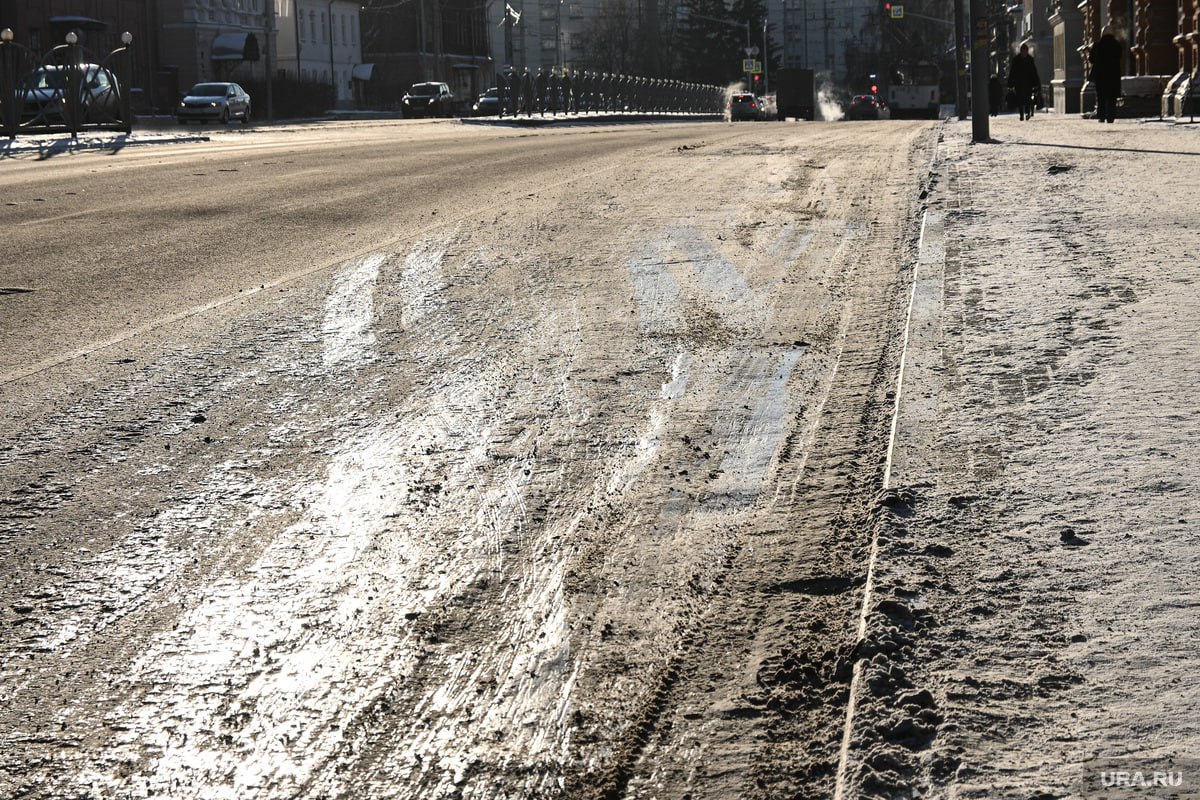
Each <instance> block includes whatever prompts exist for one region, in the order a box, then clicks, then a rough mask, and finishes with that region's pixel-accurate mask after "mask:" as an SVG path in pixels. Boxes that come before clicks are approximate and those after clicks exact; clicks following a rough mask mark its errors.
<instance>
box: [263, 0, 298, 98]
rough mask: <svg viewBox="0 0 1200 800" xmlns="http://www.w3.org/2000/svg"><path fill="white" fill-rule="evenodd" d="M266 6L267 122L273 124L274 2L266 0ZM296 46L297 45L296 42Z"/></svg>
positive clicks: (273, 0)
mask: <svg viewBox="0 0 1200 800" xmlns="http://www.w3.org/2000/svg"><path fill="white" fill-rule="evenodd" d="M266 6H267V8H266V12H267V13H266V34H267V52H266V65H267V122H273V121H274V120H275V104H274V98H273V97H272V96H271V84H272V82H273V81H274V79H275V76H274V72H275V67H274V64H273V63H272V61H271V52H272V49H273V48H272V47H271V41H272V40H273V39H274V38H275V36H274V34H275V0H267V2H266ZM297 44H299V43H298V42H297Z"/></svg>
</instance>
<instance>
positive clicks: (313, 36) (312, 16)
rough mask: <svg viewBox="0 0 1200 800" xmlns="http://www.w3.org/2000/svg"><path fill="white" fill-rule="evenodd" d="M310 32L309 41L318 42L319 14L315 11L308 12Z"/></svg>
mask: <svg viewBox="0 0 1200 800" xmlns="http://www.w3.org/2000/svg"><path fill="white" fill-rule="evenodd" d="M308 32H309V37H308V39H309V41H311V42H315V41H317V12H315V11H310V12H308Z"/></svg>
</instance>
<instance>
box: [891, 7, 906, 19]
mask: <svg viewBox="0 0 1200 800" xmlns="http://www.w3.org/2000/svg"><path fill="white" fill-rule="evenodd" d="M891 12H892V19H904V6H899V5H895V4H893V5H892V6H891Z"/></svg>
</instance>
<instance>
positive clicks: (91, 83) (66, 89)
mask: <svg viewBox="0 0 1200 800" xmlns="http://www.w3.org/2000/svg"><path fill="white" fill-rule="evenodd" d="M13 39H14V37H13V32H12V29H11V28H5V29H4V30H2V31H0V132H2V133H3V135H6V136H8V138H10V139H13V138H16V137H17V136H24V135H30V134H46V133H70V134H71V137H72V138H76V137H78V135H79V132H80V131H86V130H116V131H123V132H125V133H127V134H128V133H129V132H130V131H131V130H132V124H133V114H132V111H131V108H130V98H129V84H130V74H131V70H132V64H131V60H130V57H129V45H130V42H132V40H133V37H132V36H131V35H130V34H129V33H124V34H122V35H121V41H122V43H123V45H122V46H121V47H118V48H117V49H116V50H113V51H112V52H111V53H109V54H108V55H106V56H103V57H102V58H96V57H95V56H94V55H93V54H92V53H90V52H89V51H88V50H87V49H86V48H85V47H83V46H81V45H80V44H79V40H78V37H77V36H76V34H75V33H68V34H67V37H66V41H65V42H64V43H63V44H60V45H58V46H57V47H55V48H54V49H52V50H51V51H50V52H48V53H45V54H44V55H38V54H37V53H34V52H33V51H32V50H30V49H29V48H28V47H25V46H24V45H22V44H20V43H18V42H15V41H13Z"/></svg>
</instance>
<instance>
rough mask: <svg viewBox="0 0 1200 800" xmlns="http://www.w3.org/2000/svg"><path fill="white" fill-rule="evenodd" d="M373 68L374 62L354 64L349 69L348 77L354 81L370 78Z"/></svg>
mask: <svg viewBox="0 0 1200 800" xmlns="http://www.w3.org/2000/svg"><path fill="white" fill-rule="evenodd" d="M374 69H375V65H374V64H355V65H354V66H353V67H352V68H351V69H350V77H351V78H353V79H354V80H356V81H369V80H371V72H372V71H373V70H374Z"/></svg>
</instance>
